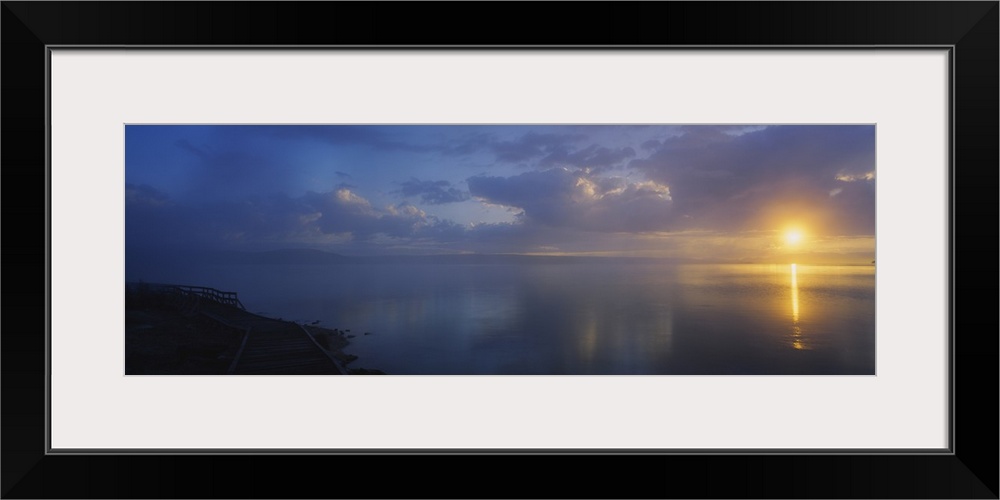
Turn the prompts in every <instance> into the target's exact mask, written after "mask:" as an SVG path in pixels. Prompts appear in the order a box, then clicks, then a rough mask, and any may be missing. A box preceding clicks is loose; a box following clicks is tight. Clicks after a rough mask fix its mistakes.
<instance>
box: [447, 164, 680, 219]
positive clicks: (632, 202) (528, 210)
mask: <svg viewBox="0 0 1000 500" xmlns="http://www.w3.org/2000/svg"><path fill="white" fill-rule="evenodd" d="M467 182H468V183H469V192H471V193H472V195H473V196H476V197H477V198H480V199H481V200H483V201H485V202H487V203H492V204H497V205H505V206H508V207H515V208H517V209H520V210H522V214H523V215H522V217H523V219H524V221H525V223H537V224H543V225H546V226H552V227H570V228H575V229H578V230H584V231H599V232H644V231H658V230H666V229H670V228H671V226H672V219H673V217H672V201H671V196H670V190H669V189H668V188H667V187H666V186H664V185H661V184H657V183H655V182H652V181H642V182H630V181H628V180H626V179H624V178H621V177H600V176H597V175H595V174H594V173H593V172H592V171H589V170H569V169H567V168H553V169H548V170H542V171H532V172H525V173H523V174H520V175H516V176H513V177H490V176H477V177H471V178H469V179H468V181H467Z"/></svg>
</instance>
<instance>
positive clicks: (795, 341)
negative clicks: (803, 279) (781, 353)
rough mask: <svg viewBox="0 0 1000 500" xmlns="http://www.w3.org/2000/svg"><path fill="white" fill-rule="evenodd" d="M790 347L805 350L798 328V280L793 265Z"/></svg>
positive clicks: (796, 270) (800, 331)
mask: <svg viewBox="0 0 1000 500" xmlns="http://www.w3.org/2000/svg"><path fill="white" fill-rule="evenodd" d="M792 347H794V348H796V349H805V344H804V343H803V342H802V327H800V326H799V280H798V269H797V266H796V265H795V264H792Z"/></svg>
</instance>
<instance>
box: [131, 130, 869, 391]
mask: <svg viewBox="0 0 1000 500" xmlns="http://www.w3.org/2000/svg"><path fill="white" fill-rule="evenodd" d="M124 134H125V179H124V180H125V182H124V186H123V188H124V206H125V209H124V210H125V212H124V213H125V228H124V231H125V283H124V286H125V304H124V305H125V315H124V316H125V317H124V335H125V352H124V357H125V359H124V365H125V374H126V375H227V374H228V375H389V376H399V375H868V376H871V375H875V373H876V363H875V361H876V303H875V297H876V296H875V281H876V280H875V267H876V259H875V249H876V238H875V235H876V189H875V187H876V185H875V183H876V161H875V160H876V127H875V126H874V125H870V124H867V125H866V124H851V125H843V124H837V125H823V124H807V125H773V124H726V125H702V124H698V125H630V124H606V125H479V124H470V125H153V124H149V125H146V124H134V125H126V126H125V129H124Z"/></svg>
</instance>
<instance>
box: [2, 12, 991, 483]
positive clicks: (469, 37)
mask: <svg viewBox="0 0 1000 500" xmlns="http://www.w3.org/2000/svg"><path fill="white" fill-rule="evenodd" d="M551 7H554V8H550V9H545V8H542V7H540V6H539V5H538V4H537V3H532V4H527V3H524V4H521V3H509V4H506V3H505V4H496V3H410V2H406V3H398V4H397V3H381V2H379V3H322V2H302V3H299V2H274V3H272V2H176V3H174V2H134V3H133V2H6V1H5V2H3V7H2V11H0V12H2V13H0V23H2V24H0V30H2V37H3V40H2V41H3V43H2V53H0V61H2V73H0V74H2V75H3V85H2V101H3V107H2V120H3V132H2V133H3V146H4V147H3V148H2V150H0V155H2V156H0V159H2V165H3V173H4V177H5V179H4V180H5V181H6V182H5V183H4V188H3V194H4V217H3V218H4V222H7V224H6V227H7V229H8V233H7V238H6V239H5V241H4V244H3V256H4V261H5V262H6V263H7V264H10V265H11V268H9V270H11V269H13V268H14V267H15V266H16V267H17V268H19V269H21V270H24V271H26V272H23V273H19V274H16V275H15V273H14V272H10V273H8V275H7V278H8V280H7V283H6V287H5V288H4V293H3V307H4V312H5V313H6V314H4V315H3V320H2V327H3V329H2V331H3V335H2V336H0V342H2V349H0V355H2V379H0V383H2V394H0V398H2V406H0V408H2V410H0V411H2V431H3V435H2V440H0V446H2V453H3V460H2V484H0V486H2V495H3V497H4V498H90V497H105V498H111V497H131V498H163V497H167V498H194V497H201V498H210V497H229V498H239V497H242V498H261V497H270V498H301V497H316V496H321V497H402V498H409V497H419V496H435V497H442V498H444V497H453V496H461V497H512V498H519V497H545V496H560V497H581V498H583V497H606V498H626V497H688V498H699V497H704V498H759V497H769V498H787V497H797V498H830V497H833V498H861V497H865V498H890V497H907V498H925V497H936V498H998V496H997V495H998V466H997V457H998V445H997V443H998V440H997V425H996V423H997V422H998V405H997V399H996V395H997V394H998V392H997V385H996V384H997V368H998V356H997V352H998V350H997V335H996V332H997V331H998V329H997V316H996V314H995V310H994V309H992V308H991V307H981V306H972V305H964V306H960V307H956V305H957V304H958V299H960V298H962V299H965V300H966V301H969V300H973V299H974V298H983V297H982V296H984V295H985V296H986V303H987V304H990V303H992V297H993V296H994V294H995V293H996V290H997V287H996V281H994V280H995V279H996V278H995V277H996V276H997V273H996V272H995V271H996V269H995V268H994V267H993V266H995V262H996V255H998V252H997V238H996V234H995V233H993V231H995V228H996V227H997V224H996V219H997V208H996V207H997V191H996V186H997V185H998V184H997V180H998V170H1000V168H998V165H1000V159H998V137H1000V130H998V95H1000V85H998V66H1000V57H998V40H1000V36H998V32H1000V30H998V24H1000V23H998V20H1000V4H998V2H996V1H988V2H774V3H770V2H766V3H756V2H732V3H730V2H691V3H688V2H665V3H658V2H655V3H654V2H649V3H614V4H601V3H579V4H567V3H556V4H553V5H552V6H551ZM567 9H571V10H572V16H566V15H565V12H566V11H567ZM456 19H459V20H467V22H466V23H456V22H455V21H454V20H456ZM414 44H419V45H421V46H459V47H470V48H471V47H483V46H521V45H524V44H527V45H528V46H531V47H549V46H588V47H602V48H609V49H611V50H613V48H614V47H615V46H633V47H639V46H642V47H650V48H656V47H667V46H686V47H712V46H741V47H766V46H783V47H793V48H803V49H809V48H811V47H820V46H826V47H831V46H836V47H853V48H858V49H864V48H877V47H890V46H891V47H928V46H948V47H951V49H950V51H951V61H952V65H951V69H952V78H953V80H952V83H953V87H952V97H953V109H952V113H951V116H952V122H951V124H950V125H951V130H952V132H953V149H952V152H953V157H952V162H953V163H952V167H953V168H952V169H951V176H950V177H951V182H952V185H951V201H952V203H951V206H950V210H951V213H950V214H949V215H950V220H951V221H952V224H951V227H950V238H951V242H950V243H951V245H952V247H951V253H950V256H951V263H952V275H951V277H950V283H951V285H952V290H951V291H950V293H949V300H950V306H951V307H950V309H951V311H952V312H951V319H952V321H953V327H952V329H953V331H952V343H951V354H952V359H953V363H952V374H951V376H952V388H953V390H952V408H953V411H952V428H951V433H952V443H953V446H952V450H951V451H952V453H946V454H940V453H939V454H875V453H873V454H808V453H802V454H753V455H751V454H731V455H727V454H708V453H702V454H670V455H629V454H624V455H609V454H600V455H593V456H591V455H588V456H582V455H573V454H555V455H548V454H532V453H523V452H522V453H511V454H502V455H501V454H490V455H491V456H489V457H484V456H476V454H419V456H413V455H398V454H391V455H383V454H377V453H370V454H364V455H346V456H345V455H294V454H289V455H273V454H268V455H252V456H248V455H239V454H212V455H209V454H197V453H188V454H174V455H144V454H116V455H102V454H95V455H52V454H48V453H47V441H46V416H47V414H48V402H47V401H46V397H45V395H46V390H45V389H46V383H47V378H46V373H47V370H48V366H47V362H46V360H47V349H48V344H47V340H46V339H47V335H46V333H47V326H46V325H47V323H48V314H49V310H48V306H47V304H48V296H47V283H48V281H49V276H50V275H49V273H50V269H49V265H48V258H47V256H48V253H49V236H50V235H49V233H48V203H49V201H48V199H47V196H46V193H47V182H48V179H47V171H48V170H47V130H46V126H47V124H46V118H47V113H48V108H47V101H46V94H47V77H48V73H47V66H46V61H47V48H46V47H48V46H53V45H60V46H76V47H104V46H122V45H124V46H140V45H143V46H165V47H178V46H199V47H204V46H219V47H250V46H283V45H289V46H331V45H336V46H343V45H352V46H379V45H391V46H412V45H414ZM959 187H961V188H962V189H961V191H962V193H961V196H958V191H959V189H958V188H959ZM959 228H961V229H962V231H956V230H957V229H959ZM960 271H961V278H959V272H960ZM984 276H988V277H989V278H983V277H984ZM964 304H968V302H965V303H964ZM959 313H961V314H959ZM959 320H961V321H959ZM345 431H348V430H345ZM409 471H414V472H417V473H418V474H419V477H422V478H425V479H424V480H423V481H413V480H407V479H406V478H408V477H409V474H408V473H407V472H409ZM470 485H475V486H470Z"/></svg>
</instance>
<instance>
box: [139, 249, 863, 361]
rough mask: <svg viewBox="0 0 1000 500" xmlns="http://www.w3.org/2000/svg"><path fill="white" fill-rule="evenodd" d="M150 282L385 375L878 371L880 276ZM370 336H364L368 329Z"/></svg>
mask: <svg viewBox="0 0 1000 500" xmlns="http://www.w3.org/2000/svg"><path fill="white" fill-rule="evenodd" d="M163 273H164V275H161V276H152V277H147V278H143V279H145V280H146V281H153V282H156V281H160V282H174V283H183V284H198V285H204V286H211V287H215V288H219V289H223V290H232V291H238V292H239V294H240V298H241V300H242V301H243V303H244V304H245V305H246V307H247V309H248V310H249V311H251V312H256V313H264V314H265V315H268V316H273V317H281V318H283V319H286V320H288V319H290V320H296V321H300V322H303V323H311V322H313V321H316V320H319V321H320V323H319V326H324V327H328V328H340V329H350V330H351V333H352V334H353V335H356V337H355V338H353V339H351V342H352V343H351V345H350V346H349V347H348V348H347V349H346V351H347V352H349V353H352V354H355V355H357V356H358V360H357V361H355V362H354V363H353V364H352V365H351V366H353V367H364V368H377V369H381V370H383V371H385V372H387V373H389V374H401V375H411V374H526V375H527V374H530V375H539V374H559V375H562V374H570V375H575V374H590V375H610V374H646V375H652V374H712V375H734V374H741V375H742V374H754V375H765V374H795V375H806V374H865V375H873V374H874V373H875V354H876V353H875V338H876V332H875V268H874V267H873V266H872V267H868V266H805V265H797V266H793V265H745V264H738V265H673V264H659V263H649V262H643V263H609V264H601V265H595V264H594V263H593V262H577V263H527V264H524V263H520V264H428V263H420V264H414V263H402V264H401V263H396V264H378V265H377V264H370V263H369V264H362V265H215V266H203V267H202V266H199V267H196V268H195V267H193V268H189V269H180V268H178V269H174V270H173V271H163ZM365 332H370V333H371V335H364V333H365Z"/></svg>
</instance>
